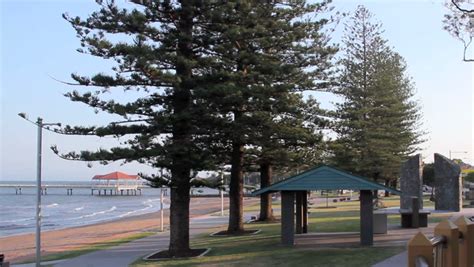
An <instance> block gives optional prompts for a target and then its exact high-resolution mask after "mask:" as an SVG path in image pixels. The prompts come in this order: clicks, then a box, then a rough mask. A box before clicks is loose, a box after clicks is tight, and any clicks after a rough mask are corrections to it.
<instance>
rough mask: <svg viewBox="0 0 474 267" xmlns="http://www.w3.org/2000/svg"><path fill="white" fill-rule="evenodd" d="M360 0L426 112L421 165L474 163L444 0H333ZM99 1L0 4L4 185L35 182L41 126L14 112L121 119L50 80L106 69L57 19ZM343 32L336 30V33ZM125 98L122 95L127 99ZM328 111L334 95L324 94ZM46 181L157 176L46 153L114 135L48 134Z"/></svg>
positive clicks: (465, 82) (88, 121)
mask: <svg viewBox="0 0 474 267" xmlns="http://www.w3.org/2000/svg"><path fill="white" fill-rule="evenodd" d="M358 4H363V5H365V6H366V7H367V8H369V10H370V11H371V12H372V13H374V16H375V18H376V19H377V20H378V21H380V22H381V23H382V24H383V29H384V30H385V33H384V37H385V38H386V39H388V40H389V44H390V45H391V46H393V47H394V49H395V50H396V51H398V52H399V53H400V54H401V55H402V56H403V57H404V58H405V59H406V61H407V63H408V73H409V75H410V76H412V78H413V81H414V83H415V87H416V90H417V93H416V99H418V100H419V101H420V105H421V107H422V113H423V128H424V129H425V130H426V131H427V132H428V135H427V136H426V138H427V142H426V143H425V144H423V146H422V147H421V148H422V150H421V153H422V154H423V156H424V159H425V161H427V162H430V161H432V160H433V156H432V155H433V153H434V152H438V153H442V154H444V155H446V156H448V155H449V150H452V151H468V153H456V154H453V157H457V158H463V160H464V161H467V162H470V163H474V158H473V139H474V136H473V114H474V109H473V104H472V103H473V102H474V95H473V66H474V64H469V63H464V62H462V60H461V58H462V44H461V43H460V42H458V41H457V40H455V39H453V38H452V37H451V36H450V35H449V34H448V33H447V32H445V31H444V30H442V18H443V14H444V13H445V12H446V9H445V8H444V6H443V2H442V1H338V0H335V1H334V6H335V8H336V9H337V10H340V11H345V12H348V11H349V12H350V11H353V10H354V9H355V8H356V6H357V5H358ZM95 8H96V4H95V3H94V2H93V1H39V0H38V1H5V0H4V1H1V3H0V9H1V11H0V12H1V15H0V25H1V32H0V35H1V42H0V46H1V53H2V54H1V64H0V68H1V71H0V80H1V91H0V102H1V107H0V117H1V132H0V151H1V154H0V179H1V180H33V179H34V177H35V170H36V169H35V168H36V128H35V127H34V126H33V125H32V124H29V123H27V122H26V121H24V120H22V119H21V118H19V117H18V116H17V113H19V112H25V113H27V114H28V115H29V117H30V118H31V119H33V120H36V117H38V116H41V117H43V118H44V119H45V121H46V122H62V123H64V124H72V125H74V124H79V125H95V124H100V123H103V122H106V121H107V120H109V119H116V118H114V117H112V116H111V115H106V114H99V115H97V114H95V113H94V112H93V110H91V109H90V108H88V107H86V106H84V105H81V104H79V103H72V102H70V101H69V100H68V99H67V98H65V97H63V94H64V93H65V92H68V91H70V90H72V89H73V88H71V87H68V86H66V85H63V84H61V83H58V82H57V81H55V80H53V79H52V78H51V77H55V78H57V79H60V80H68V79H69V75H70V73H73V72H74V73H79V74H93V73H95V72H98V71H107V70H109V64H108V63H107V62H103V61H102V60H100V59H95V58H93V57H90V56H86V55H82V54H79V53H78V52H76V49H77V48H78V47H79V42H78V39H77V38H76V36H75V32H74V30H73V29H72V28H71V27H70V25H69V24H68V23H67V22H66V21H64V20H63V19H62V17H61V14H62V13H63V12H68V13H70V14H71V15H80V16H83V15H86V14H88V13H90V12H91V11H93V10H95ZM341 31H342V26H339V27H338V29H337V32H336V39H337V36H340V32H341ZM120 97H121V98H125V97H126V96H125V95H123V94H122V95H121V96H120ZM318 98H319V100H320V102H321V103H322V105H323V106H324V107H330V106H331V102H333V101H335V98H333V97H331V96H329V95H318ZM43 137H44V138H43V147H44V150H43V179H44V180H64V179H69V180H89V179H90V178H91V177H92V176H93V175H94V174H98V173H106V172H109V171H114V170H117V169H120V170H122V171H126V172H130V173H137V172H152V170H151V169H150V168H148V167H147V166H142V165H139V164H128V165H124V166H120V164H119V163H116V164H112V165H108V166H102V165H100V164H94V165H93V167H92V168H88V167H87V166H86V164H85V163H83V162H71V161H65V160H62V159H59V158H58V157H57V156H56V155H54V154H53V153H52V152H51V151H50V149H49V147H50V145H52V144H56V145H58V147H59V148H60V149H61V150H63V151H70V150H86V149H92V150H94V149H96V148H98V147H110V146H111V145H113V144H115V143H116V140H115V139H112V138H94V137H72V136H60V135H57V134H54V133H50V132H44V135H43Z"/></svg>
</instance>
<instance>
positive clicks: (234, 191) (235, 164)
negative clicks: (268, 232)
mask: <svg viewBox="0 0 474 267" xmlns="http://www.w3.org/2000/svg"><path fill="white" fill-rule="evenodd" d="M243 162H244V146H243V145H242V144H240V142H234V144H233V145H232V156H231V165H232V166H231V170H230V185H229V187H230V189H229V226H228V228H227V233H228V234H239V233H242V232H243V231H244V209H243V204H244V181H243Z"/></svg>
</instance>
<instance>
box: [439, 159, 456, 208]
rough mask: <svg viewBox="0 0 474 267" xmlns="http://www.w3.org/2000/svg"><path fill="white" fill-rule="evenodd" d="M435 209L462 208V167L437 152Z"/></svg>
mask: <svg viewBox="0 0 474 267" xmlns="http://www.w3.org/2000/svg"><path fill="white" fill-rule="evenodd" d="M434 158H435V163H434V173H435V185H436V191H435V192H436V194H435V209H436V210H450V211H460V210H461V209H462V178H461V168H460V167H459V165H457V164H456V163H454V162H453V161H452V160H450V159H448V158H446V157H445V156H443V155H441V154H438V153H435V155H434Z"/></svg>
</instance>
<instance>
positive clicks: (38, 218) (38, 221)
mask: <svg viewBox="0 0 474 267" xmlns="http://www.w3.org/2000/svg"><path fill="white" fill-rule="evenodd" d="M36 123H37V124H38V154H37V162H36V164H37V165H36V267H40V266H41V150H42V149H41V137H42V136H41V135H42V129H43V119H41V118H38V121H37V122H36Z"/></svg>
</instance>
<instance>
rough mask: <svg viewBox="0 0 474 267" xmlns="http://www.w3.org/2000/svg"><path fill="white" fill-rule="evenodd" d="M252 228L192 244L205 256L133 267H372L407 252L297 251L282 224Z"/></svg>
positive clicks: (205, 236)
mask: <svg viewBox="0 0 474 267" xmlns="http://www.w3.org/2000/svg"><path fill="white" fill-rule="evenodd" d="M246 228H248V229H262V233H261V234H259V235H255V236H239V237H219V238H216V237H209V235H208V234H203V235H200V236H198V237H197V238H194V239H193V240H192V242H191V246H192V247H193V248H212V250H211V252H210V253H209V254H207V255H206V256H204V257H201V258H194V259H180V260H166V261H160V262H145V261H142V260H140V261H137V262H136V263H134V264H133V265H132V266H135V267H137V266H239V265H241V266H348V265H347V263H348V262H350V263H351V266H360V267H362V266H371V265H372V264H374V263H376V262H379V261H381V260H383V259H385V258H388V257H390V256H392V255H395V254H397V253H400V252H401V251H403V250H404V248H402V247H389V248H362V247H354V248H326V249H321V248H315V249H307V248H305V249H297V248H289V247H284V246H281V245H280V224H279V223H251V224H247V225H246Z"/></svg>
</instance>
